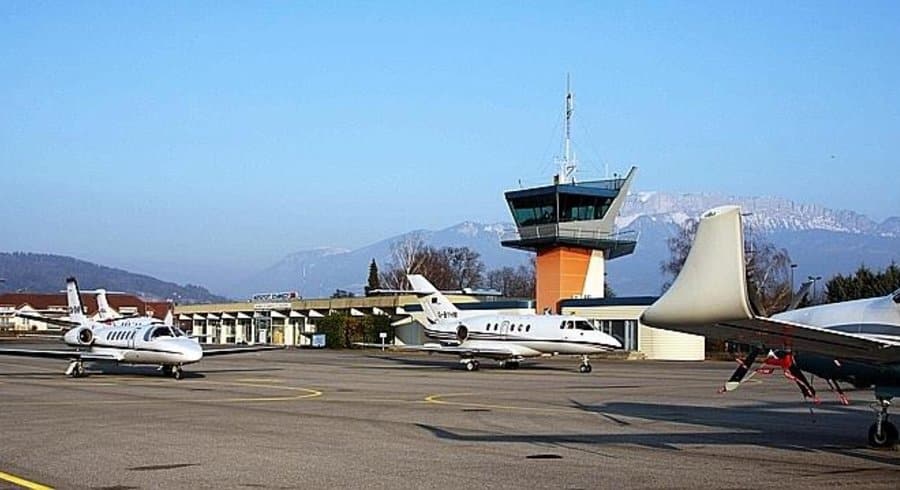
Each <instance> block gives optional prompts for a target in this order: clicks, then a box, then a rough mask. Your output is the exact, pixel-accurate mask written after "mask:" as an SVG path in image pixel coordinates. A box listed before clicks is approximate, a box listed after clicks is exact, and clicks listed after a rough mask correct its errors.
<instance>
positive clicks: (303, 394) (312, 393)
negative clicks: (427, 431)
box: [4, 381, 323, 406]
mask: <svg viewBox="0 0 900 490" xmlns="http://www.w3.org/2000/svg"><path fill="white" fill-rule="evenodd" d="M172 383H173V382H172V381H169V382H168V383H165V384H167V385H171V384H172ZM79 384H82V383H79ZM111 384H113V385H115V386H136V385H134V384H128V385H125V384H121V383H111ZM153 384H163V383H162V382H157V383H146V385H153ZM191 384H193V383H184V382H181V383H179V384H178V386H190V385H191ZM207 384H214V385H222V386H242V387H250V388H265V389H268V390H281V391H293V392H299V394H295V395H286V396H258V397H252V396H247V397H232V398H207V399H202V398H201V399H197V398H162V399H158V400H81V401H71V400H70V401H58V402H54V401H46V402H28V401H24V402H8V403H4V405H17V406H23V405H24V406H45V405H46V406H59V405H149V404H153V403H173V402H197V403H248V402H283V401H292V400H304V399H310V398H317V397H320V396H322V395H323V392H322V391H319V390H314V389H311V388H300V387H297V386H272V385H260V384H252V383H226V382H221V381H203V382H200V383H197V385H198V386H199V385H207Z"/></svg>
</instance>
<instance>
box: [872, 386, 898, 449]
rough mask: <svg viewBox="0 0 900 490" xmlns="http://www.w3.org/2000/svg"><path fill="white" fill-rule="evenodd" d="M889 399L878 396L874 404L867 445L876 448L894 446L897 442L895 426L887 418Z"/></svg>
mask: <svg viewBox="0 0 900 490" xmlns="http://www.w3.org/2000/svg"><path fill="white" fill-rule="evenodd" d="M890 406H891V402H890V400H887V399H884V398H879V399H878V402H877V403H876V404H875V423H874V424H872V426H871V427H869V445H871V446H872V447H877V448H889V447H894V446H895V445H896V444H897V439H898V434H897V426H896V425H894V424H893V423H892V422H890V421H889V420H888V408H890Z"/></svg>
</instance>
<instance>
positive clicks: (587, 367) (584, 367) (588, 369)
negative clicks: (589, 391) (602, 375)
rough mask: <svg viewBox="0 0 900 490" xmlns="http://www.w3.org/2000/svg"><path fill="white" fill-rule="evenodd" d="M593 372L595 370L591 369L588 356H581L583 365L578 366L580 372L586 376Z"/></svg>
mask: <svg viewBox="0 0 900 490" xmlns="http://www.w3.org/2000/svg"><path fill="white" fill-rule="evenodd" d="M592 370H593V369H591V360H590V359H589V358H588V356H581V365H580V366H578V372H579V373H585V374H586V373H589V372H591V371H592Z"/></svg>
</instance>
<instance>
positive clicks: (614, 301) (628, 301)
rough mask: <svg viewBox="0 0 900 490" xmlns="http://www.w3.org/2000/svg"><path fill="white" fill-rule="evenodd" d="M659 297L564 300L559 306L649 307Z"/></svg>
mask: <svg viewBox="0 0 900 490" xmlns="http://www.w3.org/2000/svg"><path fill="white" fill-rule="evenodd" d="M657 299H659V296H614V297H612V298H580V299H574V298H573V299H564V300H561V301H560V302H559V305H560V306H561V307H563V308H565V307H567V306H568V307H578V306H580V307H585V306H650V305H652V304H653V303H655V302H656V300H657Z"/></svg>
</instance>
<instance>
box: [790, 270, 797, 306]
mask: <svg viewBox="0 0 900 490" xmlns="http://www.w3.org/2000/svg"><path fill="white" fill-rule="evenodd" d="M796 268H797V264H791V299H793V298H794V291H796V290H797V288H795V287H794V269H796Z"/></svg>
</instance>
